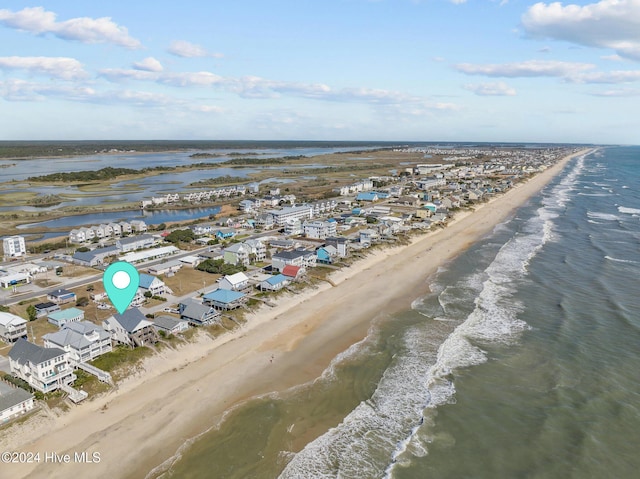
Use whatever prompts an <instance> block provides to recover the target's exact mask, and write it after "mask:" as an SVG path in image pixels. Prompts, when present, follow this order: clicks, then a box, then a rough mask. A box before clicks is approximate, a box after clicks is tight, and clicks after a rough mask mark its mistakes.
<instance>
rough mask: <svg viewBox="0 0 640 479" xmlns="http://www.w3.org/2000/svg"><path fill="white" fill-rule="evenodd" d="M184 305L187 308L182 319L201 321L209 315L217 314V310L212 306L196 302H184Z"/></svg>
mask: <svg viewBox="0 0 640 479" xmlns="http://www.w3.org/2000/svg"><path fill="white" fill-rule="evenodd" d="M182 304H184V305H186V306H187V307H186V308H185V309H184V311H182V314H181V315H180V317H181V318H191V319H197V320H200V321H201V320H202V319H203V318H204V317H206V316H207V315H209V314H212V313H215V310H214V309H213V308H212V307H211V306H206V305H204V304H202V303H199V302H197V301H194V300H191V301H188V302H187V301H184V302H183V303H182Z"/></svg>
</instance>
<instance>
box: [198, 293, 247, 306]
mask: <svg viewBox="0 0 640 479" xmlns="http://www.w3.org/2000/svg"><path fill="white" fill-rule="evenodd" d="M245 301H246V295H245V294H243V293H240V292H239V291H231V290H227V289H216V290H215V291H212V292H210V293H207V294H205V295H204V296H203V297H202V302H203V303H205V304H208V305H209V306H212V307H214V308H216V309H220V310H224V311H227V310H230V309H236V308H239V307H240V306H242V305H243V304H244V303H245Z"/></svg>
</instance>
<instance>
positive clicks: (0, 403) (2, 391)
mask: <svg viewBox="0 0 640 479" xmlns="http://www.w3.org/2000/svg"><path fill="white" fill-rule="evenodd" d="M32 397H33V395H32V394H29V393H28V392H27V391H25V390H24V389H20V388H14V387H11V386H9V385H8V384H5V383H1V382H0V411H4V410H5V409H9V408H11V407H13V406H16V405H18V404H20V403H22V402H24V401H26V400H27V399H30V398H32Z"/></svg>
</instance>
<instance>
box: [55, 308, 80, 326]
mask: <svg viewBox="0 0 640 479" xmlns="http://www.w3.org/2000/svg"><path fill="white" fill-rule="evenodd" d="M83 319H84V311H82V310H81V309H78V308H68V309H63V310H62V311H54V312H52V313H49V314H48V315H47V320H48V321H49V322H50V323H51V324H53V325H54V326H58V327H59V328H61V327H63V326H64V325H65V324H67V323H74V322H77V321H82V320H83Z"/></svg>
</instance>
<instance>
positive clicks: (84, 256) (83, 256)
mask: <svg viewBox="0 0 640 479" xmlns="http://www.w3.org/2000/svg"><path fill="white" fill-rule="evenodd" d="M117 252H118V248H116V247H115V246H107V247H106V248H96V249H94V250H93V251H85V252H84V253H83V252H76V253H75V254H74V255H73V259H77V260H78V261H84V262H86V263H91V262H92V261H93V260H94V259H95V258H96V257H97V256H101V255H102V256H104V255H107V256H109V254H110V253H117Z"/></svg>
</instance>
